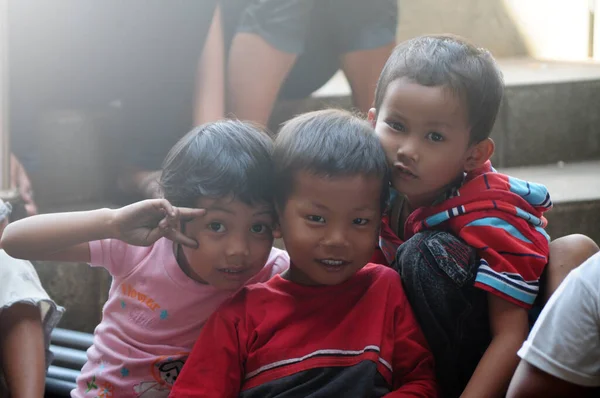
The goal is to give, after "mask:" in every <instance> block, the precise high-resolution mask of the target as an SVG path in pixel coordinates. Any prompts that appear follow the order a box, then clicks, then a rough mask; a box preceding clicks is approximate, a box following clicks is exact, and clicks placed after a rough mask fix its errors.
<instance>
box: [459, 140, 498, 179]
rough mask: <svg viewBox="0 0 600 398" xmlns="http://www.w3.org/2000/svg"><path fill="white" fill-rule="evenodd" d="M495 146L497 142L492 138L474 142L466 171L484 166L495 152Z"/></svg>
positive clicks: (466, 164) (468, 156)
mask: <svg viewBox="0 0 600 398" xmlns="http://www.w3.org/2000/svg"><path fill="white" fill-rule="evenodd" d="M494 148H495V144H494V141H493V140H492V139H491V138H486V139H485V140H483V141H481V142H478V143H477V144H474V145H473V146H472V147H471V148H470V149H469V154H468V155H467V161H466V163H465V171H471V170H475V169H478V168H479V167H481V166H483V164H484V163H485V162H487V161H488V160H490V158H491V157H492V155H493V154H494Z"/></svg>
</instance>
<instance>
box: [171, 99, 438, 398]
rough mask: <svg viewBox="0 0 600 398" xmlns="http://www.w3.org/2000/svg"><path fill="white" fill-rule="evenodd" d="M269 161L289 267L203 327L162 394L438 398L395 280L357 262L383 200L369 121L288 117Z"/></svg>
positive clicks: (428, 360) (330, 114)
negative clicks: (174, 379) (168, 391)
mask: <svg viewBox="0 0 600 398" xmlns="http://www.w3.org/2000/svg"><path fill="white" fill-rule="evenodd" d="M274 164H275V170H276V183H275V186H276V187H277V188H276V205H277V209H278V214H279V217H280V223H281V232H282V234H283V239H284V241H285V245H286V248H287V250H288V252H289V254H290V258H291V263H290V268H289V270H288V271H286V272H284V273H283V274H282V275H281V276H275V277H274V278H273V279H271V280H270V281H268V282H266V283H262V284H256V285H254V286H250V287H247V288H243V289H242V290H241V291H239V292H238V293H237V294H236V295H235V296H234V297H233V298H232V299H230V300H229V301H228V302H226V303H225V304H224V305H223V306H222V307H221V308H220V310H219V311H218V312H216V313H215V314H214V315H213V316H212V317H211V318H210V319H209V321H208V323H207V324H206V326H205V327H204V329H203V330H202V332H201V335H200V338H199V340H198V342H197V343H196V345H195V347H194V349H193V351H192V353H191V355H190V357H189V358H188V360H187V362H186V365H185V367H184V368H183V370H182V373H181V374H180V375H179V377H178V379H177V382H176V383H175V386H174V388H173V390H172V393H171V396H172V397H234V396H235V397H237V396H240V397H264V396H267V395H268V396H270V397H283V396H297V397H304V396H311V397H347V396H353V397H367V396H368V397H383V396H386V397H408V396H411V397H414V396H419V397H435V396H437V393H436V383H435V377H434V366H433V359H432V356H431V354H430V352H429V350H428V348H427V344H426V342H425V339H424V337H423V335H422V334H421V331H420V329H419V326H418V325H417V323H416V320H415V318H414V316H413V314H412V310H411V308H410V306H409V305H408V301H407V299H406V297H405V295H404V292H403V289H402V284H401V281H400V278H399V277H398V274H397V273H396V272H395V271H394V270H392V269H391V268H388V267H385V266H382V265H376V264H368V262H369V258H370V257H371V255H372V253H373V245H374V244H375V243H376V239H377V235H378V230H379V225H380V218H381V213H382V211H383V209H384V208H385V204H386V199H387V195H388V171H387V166H386V160H385V154H384V153H383V150H382V148H381V146H380V144H379V142H378V140H377V137H376V136H375V135H374V134H373V132H372V130H371V128H370V127H369V125H368V124H367V123H365V122H363V121H361V120H360V119H358V118H356V117H354V116H352V115H351V114H349V113H347V112H343V111H337V110H328V111H320V112H313V113H308V114H305V115H302V116H299V117H297V118H295V119H293V120H291V121H290V122H288V123H287V124H286V125H285V127H284V128H283V129H282V130H281V132H280V133H279V136H278V137H277V140H276V144H275V150H274Z"/></svg>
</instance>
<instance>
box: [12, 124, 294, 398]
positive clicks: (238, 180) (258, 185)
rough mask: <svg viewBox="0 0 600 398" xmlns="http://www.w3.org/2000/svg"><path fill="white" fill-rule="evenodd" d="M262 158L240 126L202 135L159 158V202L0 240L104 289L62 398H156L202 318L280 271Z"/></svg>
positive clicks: (43, 225) (261, 146) (257, 143)
mask: <svg viewBox="0 0 600 398" xmlns="http://www.w3.org/2000/svg"><path fill="white" fill-rule="evenodd" d="M271 151H272V142H271V139H270V138H269V137H268V136H267V135H266V134H265V133H264V132H262V131H259V130H257V129H256V128H254V127H252V126H250V125H248V124H245V123H242V122H239V121H223V122H217V123H212V124H207V125H204V126H201V127H198V128H196V129H194V130H193V131H191V132H190V133H188V134H187V135H186V136H185V137H184V138H182V139H181V140H180V141H179V142H178V143H177V144H176V145H175V146H174V147H173V148H172V149H171V151H170V153H169V154H168V155H167V158H166V160H165V162H164V165H163V171H162V176H161V187H162V191H163V195H164V199H154V200H146V201H142V202H138V203H134V204H132V205H129V206H125V207H123V208H120V209H115V210H112V209H98V210H92V211H84V212H71V213H59V214H46V215H40V216H35V217H30V218H27V219H24V220H21V221H18V222H15V223H14V224H11V225H10V226H9V227H8V228H7V229H6V231H5V232H4V235H3V237H2V246H3V247H4V249H5V250H6V252H7V253H8V254H10V255H11V256H13V257H17V258H24V259H29V260H57V261H73V262H89V263H90V265H91V266H99V267H104V268H105V269H107V270H108V272H110V274H111V275H112V277H113V282H112V285H111V288H110V293H109V299H108V301H107V302H106V304H105V306H104V309H103V315H102V321H101V323H100V325H98V327H97V328H96V330H95V332H94V344H93V345H92V347H90V349H89V350H88V352H87V356H88V361H87V363H86V364H85V365H84V367H83V369H82V372H81V375H80V377H79V378H78V379H77V388H76V389H75V390H73V391H72V393H71V396H72V397H167V396H168V394H169V391H170V389H171V386H172V385H173V383H174V382H175V380H176V379H177V376H178V374H179V371H180V370H181V368H182V366H183V364H184V363H185V360H186V358H187V355H188V353H189V352H190V351H191V348H192V346H193V344H194V342H195V341H196V338H197V336H198V334H199V332H200V329H201V328H202V326H203V325H204V323H205V321H206V319H207V318H208V316H209V315H210V314H212V313H213V312H214V311H215V310H216V309H217V307H218V306H219V305H220V304H221V303H222V302H223V301H224V300H225V299H226V298H227V297H229V296H230V295H231V294H232V293H233V292H234V291H236V290H237V289H238V288H240V287H242V286H243V285H245V284H247V283H253V282H261V281H266V280H268V279H269V278H271V276H273V275H274V274H277V273H281V272H282V271H284V270H285V269H287V267H288V265H289V258H288V256H287V254H286V253H285V252H283V251H281V250H278V249H274V248H272V244H273V238H274V237H275V235H277V233H278V232H277V231H276V229H275V225H276V219H275V215H274V210H273V207H272V198H271V195H272V186H271V181H272V180H273V178H272V171H273V167H272V162H271ZM265 264H266V265H265Z"/></svg>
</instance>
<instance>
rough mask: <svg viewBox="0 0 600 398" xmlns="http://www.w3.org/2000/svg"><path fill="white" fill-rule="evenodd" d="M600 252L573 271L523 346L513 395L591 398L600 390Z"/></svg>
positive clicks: (517, 397) (519, 397)
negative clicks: (587, 397)
mask: <svg viewBox="0 0 600 398" xmlns="http://www.w3.org/2000/svg"><path fill="white" fill-rule="evenodd" d="M599 325H600V254H595V255H594V256H592V257H590V259H589V260H588V261H586V262H585V263H583V264H582V265H581V266H580V267H579V268H578V269H576V270H574V271H572V272H571V273H570V274H569V275H568V276H567V278H566V279H565V281H564V282H563V283H562V284H561V285H560V286H559V288H558V290H557V291H556V292H555V293H554V295H553V296H552V297H551V298H550V300H549V301H548V303H547V304H546V306H545V307H544V310H543V311H542V313H541V314H540V316H539V318H538V320H537V321H536V323H535V325H534V327H533V329H532V330H531V333H530V334H529V337H528V339H527V341H526V342H525V344H523V347H522V348H521V350H519V356H520V357H521V358H522V359H521V363H520V364H519V367H518V368H517V371H516V373H515V375H514V377H513V379H512V381H511V383H510V388H509V391H508V395H507V397H508V398H525V397H544V398H553V397H585V396H594V397H597V396H599V394H598V393H599V392H600V332H599V329H598V328H599Z"/></svg>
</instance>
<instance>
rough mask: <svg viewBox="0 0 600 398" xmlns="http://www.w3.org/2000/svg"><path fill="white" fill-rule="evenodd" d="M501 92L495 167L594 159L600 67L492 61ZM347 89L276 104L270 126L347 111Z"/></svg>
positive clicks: (333, 86)
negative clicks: (499, 73)
mask: <svg viewBox="0 0 600 398" xmlns="http://www.w3.org/2000/svg"><path fill="white" fill-rule="evenodd" d="M498 63H499V65H500V68H501V69H502V72H503V74H504V79H505V82H506V93H505V97H504V100H503V104H502V108H501V110H500V114H499V117H498V120H497V122H496V125H495V127H494V130H493V132H492V138H493V139H494V140H495V142H496V154H495V155H494V158H493V160H494V164H495V165H496V166H498V167H516V166H528V165H543V164H549V163H555V162H559V161H564V162H574V161H584V160H593V159H600V113H599V112H597V109H596V108H597V104H599V103H600V63H593V62H560V61H538V60H533V59H529V58H519V59H517V58H515V59H500V60H499V61H498ZM351 102H352V101H351V97H350V86H349V84H348V81H347V80H346V79H345V77H344V75H343V73H341V72H339V73H338V74H336V75H335V76H334V77H333V78H332V79H331V80H330V81H329V82H328V83H327V84H326V85H324V86H323V87H322V88H321V89H320V90H318V91H317V92H315V93H314V94H313V95H312V96H311V97H310V98H308V99H305V100H300V101H287V102H282V103H280V104H278V105H277V107H276V110H275V112H274V114H273V118H272V120H271V123H270V126H271V129H272V130H276V128H277V125H278V124H280V123H281V122H283V121H285V120H287V119H288V118H290V117H291V116H293V115H295V114H298V113H302V112H306V111H309V110H315V109H322V108H324V107H327V106H334V107H343V108H350V107H351Z"/></svg>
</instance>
